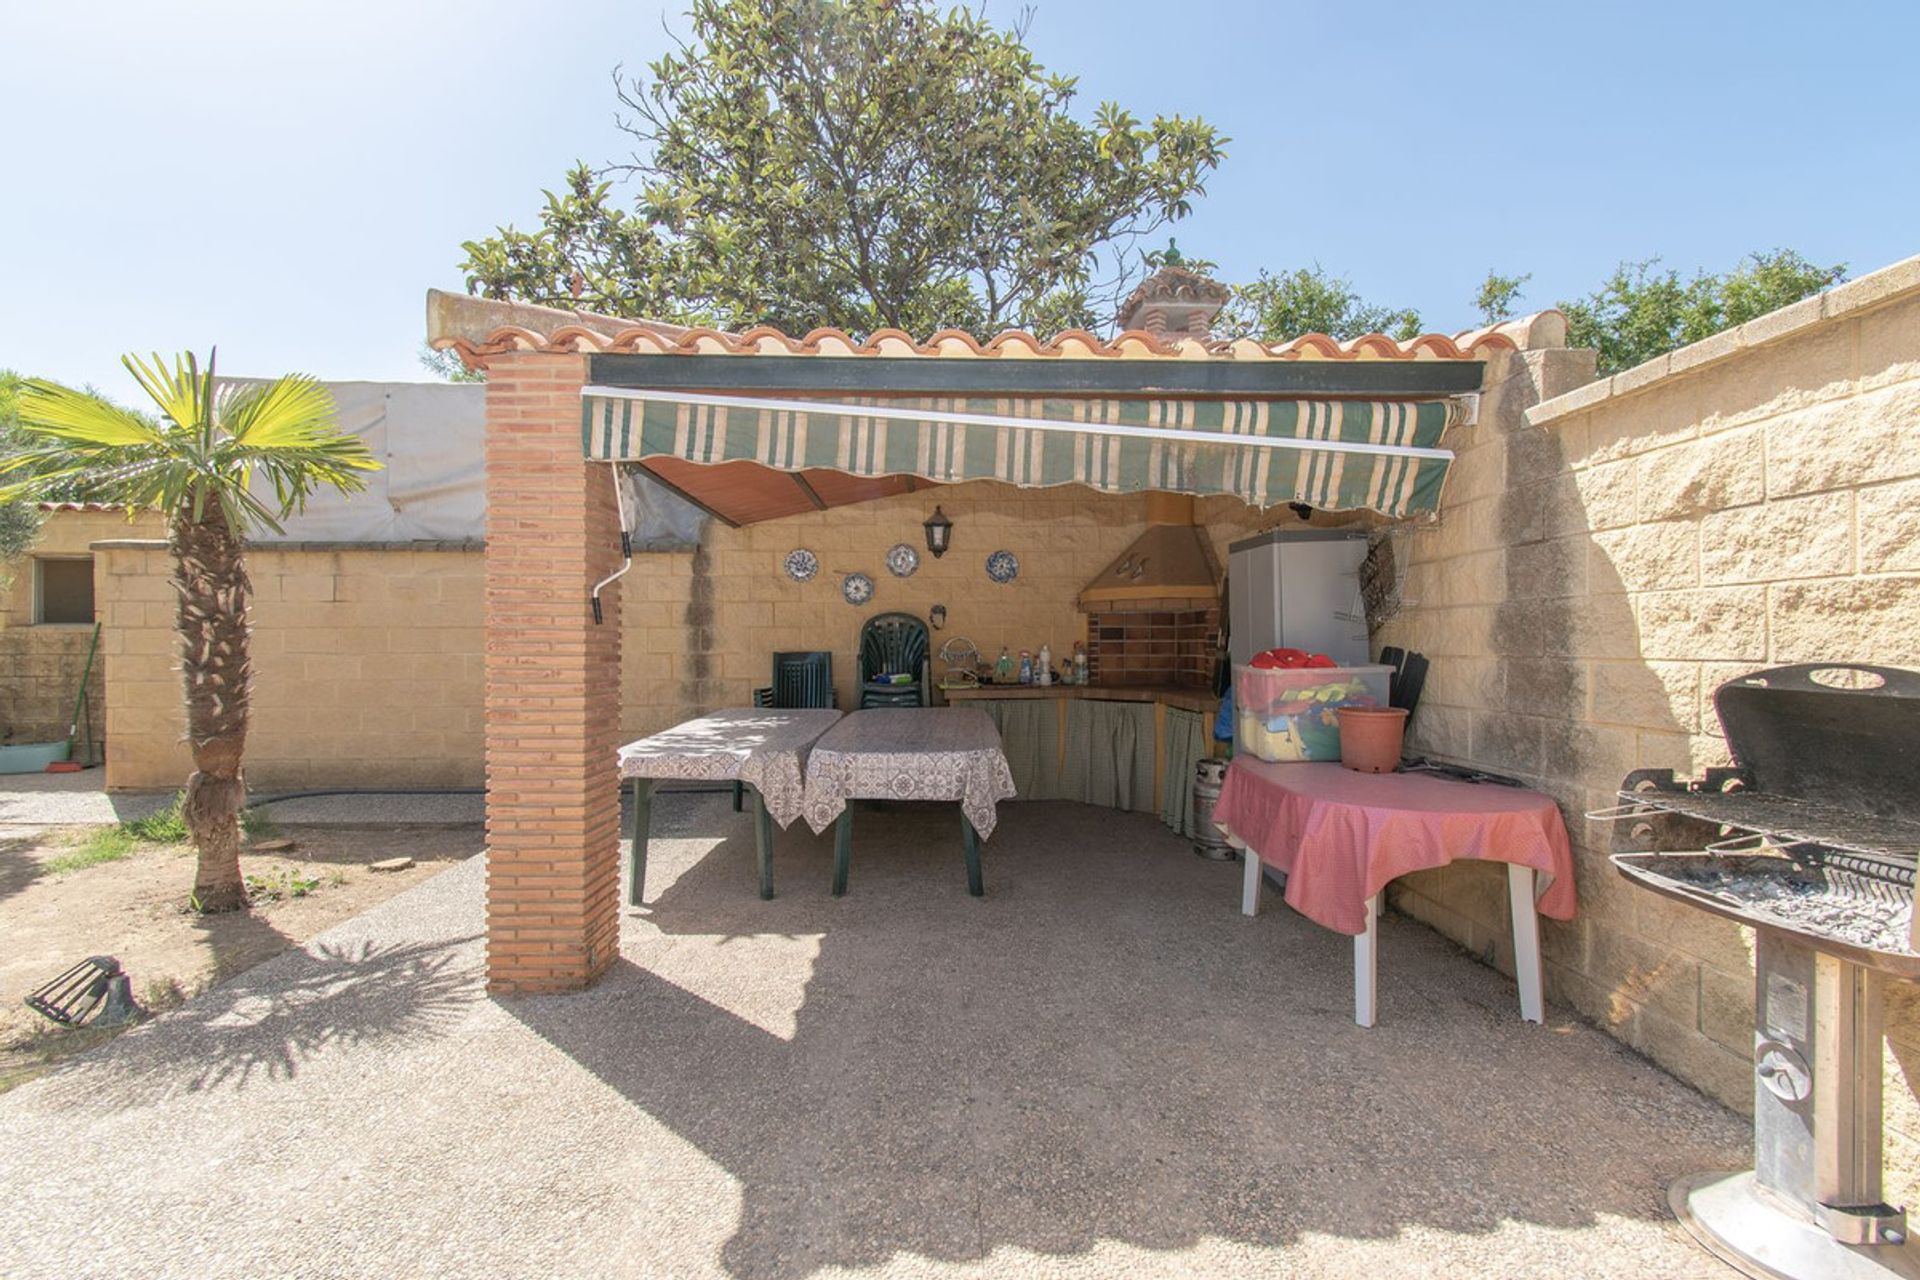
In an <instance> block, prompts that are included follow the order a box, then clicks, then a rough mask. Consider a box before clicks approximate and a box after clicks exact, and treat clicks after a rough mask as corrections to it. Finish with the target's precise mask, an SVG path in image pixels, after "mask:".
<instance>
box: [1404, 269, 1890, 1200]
mask: <svg viewBox="0 0 1920 1280" xmlns="http://www.w3.org/2000/svg"><path fill="white" fill-rule="evenodd" d="M1575 358H1576V356H1575V353H1564V352H1562V353H1556V352H1535V353H1528V354H1526V355H1525V356H1523V357H1518V358H1511V359H1507V360H1503V361H1501V362H1499V364H1498V365H1497V366H1490V369H1489V378H1490V381H1491V382H1492V385H1491V386H1490V387H1489V390H1488V392H1487V394H1486V396H1485V398H1484V400H1483V406H1482V418H1481V423H1480V425H1479V426H1477V427H1474V428H1472V429H1470V430H1467V431H1464V432H1459V433H1457V434H1456V435H1455V436H1454V437H1453V438H1451V439H1450V441H1449V443H1450V446H1451V447H1453V448H1455V449H1456V450H1457V451H1458V455H1459V459H1458V462H1457V463H1456V464H1455V468H1454V472H1453V474H1452V476H1451V477H1450V478H1449V481H1448V491H1447V494H1446V497H1445V499H1444V500H1443V507H1442V511H1443V514H1442V517H1441V520H1440V522H1439V524H1438V526H1437V527H1436V528H1433V529H1431V530H1429V531H1426V532H1422V533H1419V534H1416V535H1414V536H1413V537H1412V538H1410V539H1409V540H1408V541H1409V542H1410V544H1411V564H1410V567H1409V569H1408V571H1407V578H1406V582H1405V597H1406V602H1407V603H1406V605H1405V607H1404V608H1403V610H1402V611H1401V613H1400V614H1399V615H1398V616H1397V617H1396V618H1395V619H1394V620H1393V621H1392V622H1391V623H1390V624H1389V625H1388V626H1387V627H1386V628H1385V629H1384V631H1383V633H1382V634H1380V635H1378V636H1376V642H1377V643H1385V644H1399V645H1404V646H1406V647H1408V648H1412V649H1418V650H1421V651H1424V652H1425V653H1426V654H1427V655H1428V656H1429V657H1430V658H1431V660H1432V663H1433V666H1432V670H1431V672H1430V674H1429V677H1428V681H1427V686H1426V693H1425V697H1424V700H1423V702H1422V704H1421V707H1420V710H1419V712H1418V714H1417V716H1416V717H1415V720H1414V723H1413V726H1412V732H1413V746H1414V748H1415V749H1416V750H1421V751H1426V752H1431V753H1434V754H1439V755H1444V756H1448V757H1451V758H1455V759H1460V760H1467V761H1472V762H1474V763H1477V764H1479V765H1482V766H1484V767H1487V768H1491V769H1495V770H1500V771H1503V772H1507V773H1513V774H1518V775H1521V776H1523V777H1525V778H1526V779H1527V780H1529V781H1530V782H1532V783H1533V784H1535V785H1537V786H1539V787H1541V788H1543V789H1545V790H1547V791H1548V792H1550V793H1551V794H1553V795H1554V796H1555V797H1556V798H1558V799H1559V801H1560V802H1561V805H1562V807H1563V809H1564V811H1565V813H1566V815H1567V818H1568V824H1569V828H1570V831H1571V833H1572V835H1573V839H1574V844H1575V852H1576V858H1577V874H1578V883H1579V890H1580V895H1581V909H1580V914H1579V917H1578V918H1577V919H1575V920H1574V921H1572V922H1571V923H1569V924H1557V923H1553V922H1548V923H1547V924H1546V927H1545V929H1544V931H1543V939H1542V941H1543V946H1544V948H1545V955H1546V963H1547V978H1548V992H1549V995H1550V996H1551V997H1552V998H1554V999H1556V1000H1558V1001H1561V1002H1563V1003H1565V1004H1567V1005H1571V1006H1572V1007H1573V1008H1575V1009H1577V1010H1579V1011H1580V1012H1581V1013H1582V1014H1584V1015H1585V1016H1587V1017H1589V1018H1591V1019H1593V1020H1595V1021H1596V1022H1598V1023H1600V1024H1601V1025H1603V1026H1604V1027H1606V1028H1607V1029H1609V1030H1610V1031H1612V1032H1613V1033H1614V1034H1615V1035H1617V1036H1619V1037H1620V1038H1621V1039H1623V1040H1624V1041H1626V1042H1627V1043H1628V1044H1630V1045H1632V1046H1633V1047H1635V1048H1636V1049H1639V1050H1641V1051H1642V1052H1644V1053H1646V1054H1648V1055H1649V1056H1650V1057H1652V1058H1653V1059H1655V1060H1656V1061H1658V1062H1660V1063H1661V1064H1662V1065H1664V1066H1666V1067H1667V1068H1669V1069H1670V1070H1672V1071H1673V1072H1675V1073H1676V1074H1677V1075H1679V1076H1681V1077H1682V1078H1683V1079H1686V1080H1689V1081H1691V1082H1692V1083H1694V1084H1695V1085H1697V1086H1699V1087H1700V1088H1702V1089H1703V1090H1705V1091H1707V1092H1708V1093H1710V1094H1712V1095H1713V1096H1715V1097H1717V1098H1720V1099H1721V1100H1723V1101H1724V1102H1726V1103H1727V1104H1728V1105H1730V1106H1734V1107H1738V1108H1742V1109H1746V1108H1748V1107H1750V1105H1751V1090H1752V1068H1751V1057H1750V1055H1751V1044H1752V999H1753V996H1752V982H1753V974H1752V938H1751V936H1750V934H1749V933H1748V931H1746V930H1743V929H1740V928H1738V927H1735V926H1733V925H1731V924H1729V923H1726V922H1723V921H1720V920H1717V919H1715V918H1712V917H1709V916H1707V915H1705V914H1703V913H1701V912H1698V911H1693V910H1689V909H1686V908H1683V907H1680V906H1679V905H1677V904H1674V903H1670V902H1668V901H1666V900H1664V899H1661V898H1658V897H1656V896H1654V895H1652V894H1649V893H1646V892H1643V891H1640V890H1636V889H1633V888H1631V887H1630V886H1628V885H1627V884H1626V883H1625V882H1624V881H1623V880H1621V879H1620V878H1619V876H1618V875H1617V874H1616V873H1615V872H1614V871H1613V870H1612V868H1611V867H1610V866H1609V865H1608V863H1607V861H1606V855H1607V853H1608V852H1609V850H1610V847H1611V840H1612V829H1611V827H1609V826H1607V825H1603V824H1599V823H1589V822H1587V821H1585V820H1584V819H1583V817H1582V815H1583V814H1584V813H1586V812H1588V811H1590V810H1594V809H1598V808H1601V807H1603V806H1606V805H1610V804H1612V803H1613V802H1614V792H1615V790H1616V789H1617V787H1618V786H1619V783H1620V781H1621V779H1622V777H1623V776H1624V775H1625V774H1626V773H1627V772H1628V771H1630V770H1632V769H1636V768H1671V769H1675V770H1678V771H1681V772H1682V773H1685V774H1689V775H1694V774H1697V773H1698V771H1699V770H1701V769H1703V768H1705V767H1707V766H1709V765H1716V764H1724V763H1727V752H1726V744H1725V741H1724V740H1723V739H1722V738H1721V737H1720V736H1719V732H1718V724H1717V721H1716V718H1715V716H1714V713H1713V707H1712V694H1713V691H1714V689H1715V688H1716V687H1717V686H1718V685H1720V684H1721V683H1722V682H1724V681H1725V680H1727V679H1729V678H1731V677H1733V676H1736V675H1739V674H1743V673H1745V672H1747V671H1751V670H1754V669H1757V668H1760V667H1764V666H1770V665H1778V664H1784V663H1793V662H1807V661H1818V660H1823V659H1836V660H1839V659H1848V660H1854V661H1864V662H1870V663H1878V664H1884V665H1890V666H1902V667H1920V516H1916V514H1915V513H1916V511H1920V259H1917V260H1914V261H1911V262H1908V263H1904V264H1901V265H1899V266H1896V267H1894V268H1890V269H1888V270H1887V271H1885V272H1880V273H1877V274H1876V275H1873V276H1868V277H1864V278H1862V279H1861V280H1858V281H1855V282H1853V283H1851V284H1848V285H1844V286H1842V287H1840V288H1839V289H1836V290H1834V291H1832V292H1830V293H1828V294H1826V295H1824V296H1823V297H1821V298H1817V299H1813V300H1810V301H1809V302H1807V303H1802V304H1799V305H1798V306H1796V307H1793V308H1789V309H1787V310H1786V311H1783V312H1779V313H1775V315H1773V316H1769V317H1763V318H1762V319H1761V320H1757V321H1755V322H1753V323H1752V324H1750V325H1748V326H1745V327H1744V328H1742V329H1739V330H1735V331H1733V332H1731V333H1729V334H1723V335H1720V336H1719V337H1717V338H1714V339H1711V340H1709V341H1708V342H1706V343H1702V344H1700V345H1699V346H1698V347H1694V348H1687V349H1685V350H1682V351H1678V352H1675V353H1673V354H1672V355H1671V356H1668V357H1663V358H1662V359H1661V360H1660V361H1657V362H1656V364H1655V367H1652V368H1646V369H1635V370H1629V371H1627V372H1625V373H1621V374H1619V375H1616V376H1615V377H1613V378H1611V379H1607V380H1602V381H1598V382H1592V383H1590V384H1588V385H1586V386H1584V387H1580V388H1578V389H1577V390H1574V389H1572V388H1571V387H1570V385H1569V384H1570V383H1572V382H1577V381H1578V380H1579V370H1578V369H1577V368H1576V367H1573V366H1572V364H1571V361H1573V360H1574V359H1575ZM1569 392H1570V393H1569ZM1536 401H1545V403H1539V404H1537V406H1536V407H1531V408H1530V407H1529V406H1530V405H1534V404H1535V402H1536ZM1391 900H1392V903H1393V905H1394V906H1396V907H1397V908H1398V909H1400V910H1402V911H1404V912H1406V913H1408V914H1410V915H1413V916H1416V917H1418V918H1420V919H1422V920H1425V921H1427V922H1429V923H1431V924H1433V925H1434V926H1435V927H1437V928H1439V929H1440V930H1442V931H1443V932H1445V933H1447V934H1449V935H1450V936H1452V937H1454V938H1455V939H1457V940H1459V941H1460V942H1462V943H1463V944H1465V945H1466V946H1467V947H1469V948H1470V949H1472V950H1474V951H1476V952H1478V953H1479V954H1481V955H1482V956H1483V957H1485V958H1487V959H1488V960H1490V961H1491V962H1493V963H1496V964H1498V965H1499V966H1500V967H1502V968H1504V969H1507V970H1508V971H1509V972H1510V971H1511V956H1510V954H1509V952H1510V948H1509V945H1508V933H1507V929H1508V920H1507V912H1506V907H1505V899H1504V894H1503V892H1502V879H1501V876H1500V875H1499V873H1498V871H1497V869H1495V868H1493V867H1490V866H1483V865H1475V864H1462V865H1458V866H1455V867H1452V868H1448V869H1446V870H1444V871H1442V872H1437V873H1430V874H1426V875H1421V876H1416V877H1411V878H1409V879H1408V880H1406V881H1404V882H1402V883H1401V885H1400V886H1399V888H1398V889H1397V890H1396V891H1395V892H1394V893H1393V894H1392V895H1391ZM1888 1043H1889V1049H1890V1056H1889V1091H1888V1092H1889V1098H1888V1111H1889V1116H1890V1119H1891V1122H1892V1124H1893V1126H1894V1130H1895V1132H1894V1138H1893V1148H1894V1150H1893V1153H1892V1158H1891V1161H1890V1171H1891V1173H1890V1177H1891V1178H1892V1185H1893V1187H1894V1191H1895V1192H1896V1194H1895V1195H1894V1198H1895V1199H1896V1200H1897V1199H1900V1198H1902V1197H1904V1198H1906V1199H1908V1200H1909V1201H1912V1200H1913V1199H1915V1198H1920V1176H1916V1175H1920V1144H1916V1141H1915V1138H1916V1135H1920V1107H1916V1105H1915V1101H1914V1098H1913V1094H1912V1091H1911V1090H1910V1089H1909V1088H1908V1087H1907V1085H1906V1083H1905V1080H1906V1074H1907V1070H1908V1069H1909V1068H1913V1069H1920V1000H1916V999H1915V993H1914V991H1913V989H1912V988H1910V987H1907V986H1904V985H1901V984H1894V986H1893V994H1892V996H1891V998H1890V1002H1889V1036H1888ZM1914 1080H1915V1082H1916V1083H1920V1076H1915V1077H1914Z"/></svg>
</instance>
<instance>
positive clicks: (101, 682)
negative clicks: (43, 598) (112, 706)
mask: <svg viewBox="0 0 1920 1280" xmlns="http://www.w3.org/2000/svg"><path fill="white" fill-rule="evenodd" d="M136 527H137V528H139V529H140V530H142V531H148V532H151V531H155V530H157V529H158V528H159V525H158V523H157V522H154V521H145V522H142V524H141V525H139V526H136ZM128 531H129V525H128V523H127V518H126V516H124V515H122V514H120V513H119V512H116V511H99V510H72V509H68V510H60V511H53V512H49V513H48V514H47V520H46V523H45V525H44V526H43V528H42V530H41V535H40V538H39V540H38V541H37V542H36V543H35V544H34V547H33V549H32V551H30V552H29V553H28V554H26V555H23V556H20V557H18V558H16V559H14V560H11V561H8V562H6V563H5V565H4V566H0V739H4V740H5V741H6V742H10V743H11V742H56V741H58V740H60V739H62V738H65V737H66V736H67V729H68V726H69V725H71V724H72V723H73V707H74V701H75V698H76V697H77V696H78V694H79V692H80V673H81V671H82V670H83V669H84V668H85V666H86V661H87V647H88V645H89V644H90V643H91V642H92V639H93V626H92V624H91V623H65V624H53V625H47V624H41V623H36V622H35V621H34V585H33V583H34V566H33V560H34V557H35V556H58V557H63V558H64V557H78V556H86V555H90V554H92V552H91V550H90V547H91V545H92V543H93V542H94V541H95V540H96V539H99V538H103V537H115V536H119V537H124V536H126V534H127V533H128ZM95 572H96V579H95V592H94V594H95V601H96V607H97V602H98V598H99V583H98V566H97V565H96V566H95ZM102 647H103V648H104V647H105V642H104V640H103V641H102ZM87 688H88V697H87V716H88V720H89V723H90V724H91V725H92V728H93V739H94V741H95V743H99V742H100V741H102V735H103V734H104V733H105V732H106V662H105V660H104V658H103V657H102V655H99V654H96V655H95V656H94V662H93V671H92V673H91V675H90V676H89V677H88V681H87ZM74 750H75V751H76V752H78V751H80V750H82V746H81V745H80V744H79V743H76V745H75V748H74Z"/></svg>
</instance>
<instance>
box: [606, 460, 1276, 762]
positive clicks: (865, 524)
mask: <svg viewBox="0 0 1920 1280" xmlns="http://www.w3.org/2000/svg"><path fill="white" fill-rule="evenodd" d="M936 501H938V503H939V504H940V506H941V508H942V509H943V510H944V511H945V512H946V514H947V515H948V516H949V517H950V518H951V519H952V520H953V525H954V527H953V545H952V549H951V550H949V551H948V552H947V554H946V555H945V556H944V557H942V558H940V559H938V560H936V559H934V557H933V556H932V554H931V553H929V552H928V551H927V550H926V540H925V537H924V535H923V533H922V531H921V528H920V522H921V521H923V520H925V519H926V518H927V516H928V515H929V514H931V513H932V511H933V507H934V503H935V502H936ZM1199 518H1200V520H1201V522H1202V523H1203V524H1205V525H1207V527H1208V531H1209V533H1210V534H1211V535H1212V536H1213V537H1214V539H1215V540H1216V541H1217V542H1219V543H1221V544H1222V545H1224V543H1225V542H1227V541H1230V540H1232V539H1234V538H1240V537H1244V536H1246V533H1247V531H1249V530H1251V529H1254V528H1258V527H1259V526H1260V525H1261V523H1262V521H1261V519H1260V518H1259V517H1258V516H1257V515H1256V513H1253V512H1251V511H1249V510H1248V509H1247V507H1246V506H1245V504H1243V503H1240V502H1238V501H1235V500H1232V499H1211V500H1208V501H1206V502H1203V503H1201V504H1200V514H1199ZM1145 527H1146V501H1145V498H1144V496H1143V495H1138V494H1135V495H1126V496H1113V495H1106V494H1099V493H1092V492H1089V491H1086V490H1073V489H1057V490H1044V489H1043V490H1033V489H1019V488H1016V487H1014V486H1012V485H1005V484H1000V483H998V482H995V481H986V480H979V481H970V482H968V483H966V484H959V485H948V486H942V487H941V488H939V489H938V490H937V491H935V492H922V493H917V494H905V495H901V496H899V497H894V498H885V499H881V500H879V501H876V502H867V503H861V504H860V505H858V506H851V507H837V508H834V509H833V510H830V511H819V512H813V513H810V514H807V515H800V516H793V517H790V518H788V519H784V520H770V521H767V522H765V523H762V524H755V525H749V526H747V527H745V528H740V529H729V528H727V527H725V526H724V525H721V524H719V523H717V522H713V523H709V525H708V526H707V531H706V534H705V536H704V538H703V539H702V542H701V546H700V548H699V549H698V550H697V551H694V552H690V553H670V554H656V555H645V556H635V557H634V567H633V570H632V572H630V573H629V574H628V575H627V576H626V578H624V579H623V580H622V582H621V589H622V591H623V592H624V595H625V600H626V604H625V606H624V609H625V616H626V626H627V642H626V644H625V645H624V646H623V648H622V661H623V662H624V664H625V677H624V684H625V687H626V696H625V699H624V702H623V705H622V709H621V716H622V725H621V731H622V733H623V734H624V735H626V736H627V737H630V738H631V737H638V736H640V735H642V734H644V733H650V732H653V731H654V730H657V729H661V728H664V727H666V726H667V725H671V724H674V723H676V722H678V721H680V720H682V719H685V718H686V717H687V716H689V715H692V714H695V713H696V712H698V711H701V710H704V709H706V708H709V707H716V706H727V705H738V704H740V703H742V702H744V701H745V700H746V699H747V697H748V696H749V694H750V692H751V690H752V689H753V688H754V687H756V686H759V685H764V684H766V683H767V681H768V677H769V674H770V672H769V665H770V664H769V657H768V655H769V654H771V653H773V652H774V651H776V650H784V649H825V650H828V651H830V652H831V653H832V654H833V677H834V684H835V686H836V689H837V691H838V695H839V698H840V705H841V706H842V707H853V706H857V705H858V699H857V691H856V689H855V681H856V668H855V655H856V653H857V646H858V642H859V634H860V627H861V625H862V624H863V623H864V622H865V621H866V620H867V619H868V618H870V617H872V616H873V615H875V614H878V613H886V612H891V611H894V610H900V611H904V612H907V613H911V614H914V615H915V616H917V617H921V618H925V617H926V616H927V613H928V610H929V609H931V608H932V607H933V605H935V604H944V605H946V607H947V625H946V627H945V629H944V630H940V631H935V632H933V633H932V637H931V640H932V649H933V651H934V652H935V653H936V654H937V653H938V652H939V649H940V646H941V645H942V644H943V643H944V642H945V641H947V640H949V639H951V638H953V637H956V636H959V637H965V638H967V639H969V640H971V641H972V642H973V643H974V645H975V646H976V647H978V649H979V650H980V653H981V655H982V656H983V657H984V658H985V659H986V660H987V661H989V662H991V661H992V660H993V659H994V658H995V657H997V656H998V655H999V652H1000V649H1001V647H1002V646H1005V647H1006V648H1007V649H1008V650H1009V651H1010V652H1011V653H1013V654H1014V655H1015V656H1018V654H1019V652H1020V650H1021V649H1032V650H1034V651H1035V652H1036V653H1037V652H1038V651H1039V649H1040V646H1041V645H1042V644H1047V645H1050V646H1051V647H1052V649H1053V654H1054V659H1055V662H1056V663H1058V662H1059V661H1061V660H1062V659H1063V658H1064V657H1065V656H1066V655H1069V654H1071V653H1072V652H1073V645H1074V642H1075V641H1076V640H1077V641H1085V640H1086V639H1087V638H1088V637H1087V630H1086V626H1087V615H1086V614H1083V613H1081V612H1080V611H1079V609H1078V608H1077V607H1076V606H1075V600H1076V598H1077V597H1078V595H1079V593H1080V589H1081V588H1082V587H1083V586H1085V585H1086V584H1087V582H1089V581H1090V580H1091V579H1092V578H1093V577H1094V576H1095V575H1096V574H1098V573H1099V572H1100V571H1101V570H1102V569H1104V568H1106V567H1107V565H1108V564H1109V563H1111V562H1112V560H1113V559H1114V557H1115V556H1117V555H1119V554H1120V552H1121V551H1123V550H1124V549H1125V548H1126V546H1127V544H1128V543H1130V542H1132V541H1133V540H1134V539H1135V538H1136V537H1138V536H1139V535H1140V533H1141V531H1142V530H1143V529H1144V528H1145ZM900 542H905V543H907V544H908V545H910V546H912V547H914V548H915V549H916V550H918V551H919V553H920V568H919V570H918V571H917V572H916V573H914V574H913V575H912V576H911V577H907V578H896V577H894V576H892V575H891V574H890V573H888V572H887V568H886V564H885V558H886V554H887V549H888V548H889V547H891V546H893V545H894V544H895V543H900ZM796 547H806V548H807V549H809V550H811V551H813V552H814V554H815V555H817V556H818V557H819V559H820V566H821V568H820V573H819V575H818V576H817V577H815V578H814V579H813V580H812V581H811V582H805V583H796V582H793V581H791V580H789V579H788V577H787V575H786V573H785V571H784V569H783V568H782V564H783V562H784V560H785V558H786V555H787V553H788V552H789V551H792V550H793V549H795V548H796ZM1002 549H1004V550H1009V551H1012V552H1013V553H1014V554H1015V555H1016V556H1018V557H1019V560H1020V573H1019V576H1018V577H1017V578H1015V579H1014V580H1013V581H1012V582H1010V583H1005V584H1002V583H996V582H994V581H992V580H991V579H989V578H988V577H987V573H986V560H987V557H988V555H990V554H991V553H993V552H994V551H997V550H1002ZM1222 563H1224V560H1222ZM852 572H859V573H864V574H866V575H867V576H868V577H870V578H872V579H873V581H874V587H875V590H874V596H873V599H872V600H871V601H870V602H869V603H867V604H866V605H863V606H859V607H856V606H854V605H850V604H848V603H847V602H846V601H845V600H843V599H842V598H841V595H840V582H841V578H842V577H843V575H845V574H847V573H852ZM940 667H941V664H940V663H939V661H938V659H937V658H936V659H935V662H934V675H935V678H936V679H938V676H939V672H940Z"/></svg>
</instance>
